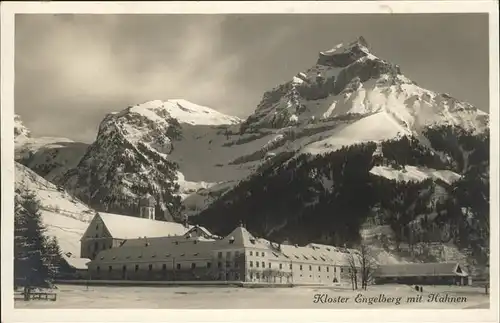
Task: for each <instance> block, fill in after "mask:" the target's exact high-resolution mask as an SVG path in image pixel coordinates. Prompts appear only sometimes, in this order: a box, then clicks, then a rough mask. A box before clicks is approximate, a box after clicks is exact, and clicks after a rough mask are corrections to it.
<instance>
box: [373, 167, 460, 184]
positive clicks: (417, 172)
mask: <svg viewBox="0 0 500 323" xmlns="http://www.w3.org/2000/svg"><path fill="white" fill-rule="evenodd" d="M370 173H371V174H373V175H376V176H381V177H385V178H387V179H390V180H396V181H405V182H410V181H415V182H422V181H424V180H427V179H429V178H430V179H433V180H440V181H443V182H445V183H446V184H448V185H451V184H453V183H454V182H455V181H457V180H459V179H460V178H462V176H461V175H460V174H457V173H455V172H453V171H450V170H435V169H432V168H426V167H418V166H409V165H406V166H404V168H403V169H401V170H398V169H394V168H392V167H389V166H375V167H373V168H372V169H371V170H370Z"/></svg>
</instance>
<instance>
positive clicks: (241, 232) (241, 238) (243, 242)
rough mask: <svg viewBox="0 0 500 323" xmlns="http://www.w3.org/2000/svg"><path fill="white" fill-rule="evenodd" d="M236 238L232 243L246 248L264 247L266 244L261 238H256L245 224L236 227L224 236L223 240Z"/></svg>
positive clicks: (265, 247)
mask: <svg viewBox="0 0 500 323" xmlns="http://www.w3.org/2000/svg"><path fill="white" fill-rule="evenodd" d="M232 239H234V242H233V243H232V244H233V245H234V246H238V247H245V248H264V249H267V248H268V246H266V245H265V244H264V243H263V242H262V241H261V240H260V239H257V238H255V237H254V236H253V235H252V234H251V233H250V232H248V230H247V229H245V228H244V227H243V226H238V227H236V228H235V229H234V230H233V231H232V232H231V233H230V234H228V235H227V236H225V237H224V239H222V241H225V242H226V241H227V242H228V243H229V240H232Z"/></svg>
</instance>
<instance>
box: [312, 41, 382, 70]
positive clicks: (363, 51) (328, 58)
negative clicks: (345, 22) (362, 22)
mask: <svg viewBox="0 0 500 323" xmlns="http://www.w3.org/2000/svg"><path fill="white" fill-rule="evenodd" d="M363 57H366V58H367V59H377V57H376V56H374V55H373V54H372V53H370V50H369V47H368V43H367V42H366V40H365V39H364V37H363V36H360V37H359V38H358V39H356V40H355V41H353V42H350V43H340V44H338V45H336V46H335V47H333V48H332V49H329V50H327V51H321V52H319V58H318V62H317V64H319V65H328V66H333V67H345V66H347V65H349V64H352V63H353V62H355V61H356V60H358V59H361V58H363Z"/></svg>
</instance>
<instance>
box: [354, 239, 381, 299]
mask: <svg viewBox="0 0 500 323" xmlns="http://www.w3.org/2000/svg"><path fill="white" fill-rule="evenodd" d="M356 255H357V257H358V260H359V266H360V271H361V288H362V289H364V290H366V288H367V287H368V283H370V282H371V281H372V280H373V274H374V272H375V268H376V266H377V263H376V261H375V258H374V257H373V253H372V250H371V248H370V247H369V246H368V245H366V244H363V243H362V244H361V245H360V246H359V252H357V253H356Z"/></svg>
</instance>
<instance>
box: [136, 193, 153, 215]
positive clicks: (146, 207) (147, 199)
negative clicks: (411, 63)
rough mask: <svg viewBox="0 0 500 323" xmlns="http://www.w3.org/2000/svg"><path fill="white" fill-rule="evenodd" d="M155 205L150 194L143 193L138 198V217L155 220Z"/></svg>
mask: <svg viewBox="0 0 500 323" xmlns="http://www.w3.org/2000/svg"><path fill="white" fill-rule="evenodd" d="M155 205H156V201H155V199H154V197H153V196H151V194H149V193H148V194H146V195H144V196H143V197H142V198H141V199H140V200H139V214H140V215H139V217H141V218H143V219H150V220H155V219H156V218H155Z"/></svg>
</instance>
